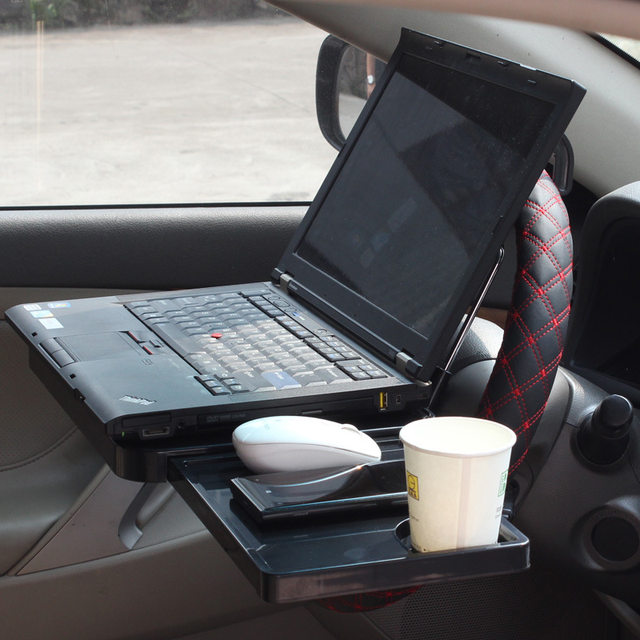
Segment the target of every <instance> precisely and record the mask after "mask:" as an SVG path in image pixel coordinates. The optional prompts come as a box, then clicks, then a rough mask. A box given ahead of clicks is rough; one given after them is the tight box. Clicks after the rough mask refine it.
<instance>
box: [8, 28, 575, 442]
mask: <svg viewBox="0 0 640 640" xmlns="http://www.w3.org/2000/svg"><path fill="white" fill-rule="evenodd" d="M583 95H584V89H583V88H582V87H580V86H579V85H578V84H576V83H575V82H572V81H570V80H567V79H564V78H560V77H557V76H553V75H550V74H548V73H544V72H542V71H538V70H535V69H532V68H530V67H526V66H521V65H519V64H517V63H514V62H511V61H507V60H502V59H499V58H496V57H494V56H491V55H487V54H485V53H481V52H478V51H474V50H470V49H468V48H466V47H462V46H459V45H457V44H453V43H450V42H446V41H444V40H440V39H437V38H434V37H432V36H427V35H423V34H419V33H416V32H413V31H410V30H407V29H404V30H403V31H402V34H401V38H400V41H399V44H398V47H397V49H396V51H395V52H394V54H393V56H392V58H391V60H390V62H389V64H388V65H387V68H386V71H385V74H384V76H383V77H382V78H381V80H380V81H379V82H378V83H377V86H376V89H375V91H374V93H373V94H372V96H371V98H370V99H369V100H368V102H367V103H366V105H365V107H364V110H363V111H362V113H361V115H360V117H359V119H358V120H357V122H356V124H355V126H354V128H353V130H352V131H351V134H350V135H349V137H348V140H347V142H346V144H345V146H344V148H343V149H342V151H341V152H340V153H339V155H338V157H337V159H336V161H335V163H334V165H333V167H332V168H331V170H330V172H329V174H328V176H327V178H326V179H325V181H324V183H323V185H322V186H321V188H320V190H319V192H318V194H317V196H316V198H315V199H314V201H313V202H312V204H311V205H310V207H309V209H308V212H307V213H306V215H305V217H304V219H303V220H302V222H301V224H300V226H299V228H298V229H297V231H296V233H295V235H294V237H293V238H292V240H291V242H290V244H289V246H288V248H287V250H286V251H285V253H284V255H283V256H282V258H281V260H280V262H279V264H278V265H277V266H276V267H275V269H274V270H273V273H272V279H271V281H270V282H261V283H252V284H245V285H238V286H225V287H213V288H205V289H198V290H188V291H171V292H168V291H163V292H157V293H153V294H143V295H130V296H120V297H115V296H111V297H100V298H92V299H82V300H57V301H53V302H41V303H31V304H22V305H18V306H15V307H13V308H11V309H9V310H8V311H7V312H6V317H7V320H8V321H9V322H10V323H11V325H12V326H13V327H14V328H15V329H16V330H17V331H18V332H19V333H20V334H21V335H22V337H23V338H24V339H25V340H26V341H27V342H28V343H29V345H30V346H31V347H32V350H33V351H35V352H36V353H37V355H38V357H39V359H40V360H39V363H40V365H42V364H43V363H44V364H45V366H46V368H47V371H48V372H49V373H50V374H52V375H53V376H54V377H55V379H59V380H61V381H62V382H63V385H58V386H59V387H60V389H61V390H60V392H59V395H60V394H63V393H64V394H66V395H67V396H68V397H67V398H66V399H65V402H67V401H69V402H72V403H76V404H78V405H82V406H83V407H84V408H85V409H86V410H88V412H89V415H91V416H92V417H94V418H95V419H96V420H95V421H94V423H95V422H96V421H97V423H98V424H99V425H100V426H99V429H104V434H105V435H107V436H109V437H110V438H112V439H113V440H114V441H132V442H139V441H140V440H151V439H161V438H164V439H167V441H168V442H170V441H171V438H175V437H177V436H180V435H187V434H193V433H196V434H198V433H202V432H211V430H215V429H219V428H220V427H221V426H224V425H233V424H236V423H239V422H242V421H244V420H248V419H251V418H255V417H259V416H265V415H276V414H303V415H324V416H332V415H335V416H346V415H349V414H354V413H357V414H359V415H365V414H367V413H369V412H370V413H372V414H376V413H379V412H393V411H402V410H406V409H411V408H420V407H426V406H427V405H428V403H429V400H430V398H431V395H432V393H433V388H434V386H436V384H435V383H436V382H437V380H438V377H439V376H440V375H442V372H443V371H444V370H446V367H447V361H448V359H449V358H450V356H451V351H452V348H454V347H453V346H452V344H454V343H455V340H454V338H455V336H456V334H457V332H458V331H459V326H460V323H461V319H462V318H463V317H464V316H465V314H466V313H468V312H469V310H470V309H472V308H473V307H474V306H477V304H478V301H479V298H480V295H481V291H482V290H483V289H484V288H485V287H486V283H487V279H488V277H489V274H490V273H491V272H492V270H494V268H495V263H496V256H497V255H498V252H499V250H500V247H501V244H502V242H503V240H504V238H505V236H506V235H507V233H508V231H509V229H510V228H511V227H512V225H513V224H514V221H515V220H516V219H517V217H518V214H519V211H520V208H521V206H522V204H523V203H524V201H525V199H526V197H527V195H528V194H529V193H530V191H531V189H532V187H533V185H534V184H535V181H536V179H537V178H538V176H539V175H540V173H541V171H542V170H543V169H544V167H545V164H546V162H547V160H548V159H549V158H550V156H551V155H552V152H553V150H554V148H555V145H556V143H557V142H558V140H559V139H560V137H561V135H562V133H563V132H564V129H565V127H566V125H567V124H568V122H569V120H570V118H571V117H572V115H573V113H574V112H575V110H576V109H577V107H578V104H579V103H580V100H581V99H582V97H583ZM458 337H459V336H458ZM58 399H59V400H61V402H62V400H63V399H62V398H58ZM65 402H62V404H63V406H64V404H65Z"/></svg>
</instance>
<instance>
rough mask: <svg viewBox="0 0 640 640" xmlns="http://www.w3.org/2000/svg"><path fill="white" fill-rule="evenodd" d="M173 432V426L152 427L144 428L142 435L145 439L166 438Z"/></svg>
mask: <svg viewBox="0 0 640 640" xmlns="http://www.w3.org/2000/svg"><path fill="white" fill-rule="evenodd" d="M170 434H171V427H151V428H148V429H143V430H142V432H141V433H140V437H141V438H142V439H143V440H151V439H153V438H164V437H166V436H168V435H170Z"/></svg>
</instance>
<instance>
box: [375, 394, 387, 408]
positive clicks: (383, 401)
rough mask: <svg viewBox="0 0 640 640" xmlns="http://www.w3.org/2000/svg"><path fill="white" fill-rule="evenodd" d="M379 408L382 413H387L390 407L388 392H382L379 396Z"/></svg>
mask: <svg viewBox="0 0 640 640" xmlns="http://www.w3.org/2000/svg"><path fill="white" fill-rule="evenodd" d="M377 406H378V409H379V410H380V411H386V409H387V408H388V407H389V394H388V393H387V392H386V391H381V392H380V393H379V394H378V401H377Z"/></svg>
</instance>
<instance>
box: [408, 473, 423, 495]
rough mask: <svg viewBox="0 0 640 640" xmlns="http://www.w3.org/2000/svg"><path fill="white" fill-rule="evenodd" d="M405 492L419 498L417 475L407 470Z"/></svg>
mask: <svg viewBox="0 0 640 640" xmlns="http://www.w3.org/2000/svg"><path fill="white" fill-rule="evenodd" d="M407 493H408V494H409V495H410V496H411V497H412V498H414V499H415V500H420V492H419V491H418V477H417V476H414V475H413V474H412V473H409V472H408V471H407Z"/></svg>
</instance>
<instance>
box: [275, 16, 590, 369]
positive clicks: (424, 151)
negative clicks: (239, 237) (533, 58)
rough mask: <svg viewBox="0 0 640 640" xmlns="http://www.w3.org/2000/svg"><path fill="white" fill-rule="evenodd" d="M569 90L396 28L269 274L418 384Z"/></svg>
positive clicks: (474, 289) (521, 194) (573, 88)
mask: <svg viewBox="0 0 640 640" xmlns="http://www.w3.org/2000/svg"><path fill="white" fill-rule="evenodd" d="M583 95H584V89H582V87H580V86H579V85H577V84H576V83H574V82H572V81H570V80H567V79H564V78H560V77H557V76H554V75H551V74H547V73H544V72H541V71H538V70H535V69H531V68H529V67H524V66H521V65H519V64H517V63H514V62H510V61H507V60H502V59H499V58H496V57H494V56H490V55H488V54H484V53H480V52H476V51H473V50H470V49H467V48H466V47H462V46H459V45H456V44H453V43H449V42H445V41H442V40H438V39H435V38H433V37H431V36H425V35H422V34H418V33H416V32H412V31H409V30H406V29H404V30H403V32H402V36H401V39H400V43H399V45H398V47H397V49H396V51H395V53H394V54H393V56H392V58H391V60H390V62H389V65H388V66H387V69H386V72H385V75H384V76H383V78H382V79H381V80H380V81H379V82H378V84H377V87H376V90H375V91H374V93H373V94H372V96H371V98H370V99H369V101H368V102H367V104H366V105H365V108H364V109H363V111H362V113H361V115H360V117H359V118H358V120H357V122H356V124H355V126H354V128H353V130H352V132H351V134H350V135H349V138H348V139H347V142H346V144H345V146H344V148H343V149H342V151H341V152H340V154H339V155H338V158H337V160H336V161H335V163H334V166H333V167H332V169H331V171H330V172H329V174H328V176H327V178H326V180H325V182H324V183H323V185H322V187H321V188H320V191H319V192H318V195H317V196H316V198H315V200H314V202H313V203H312V205H311V206H310V208H309V211H308V212H307V215H306V216H305V218H304V220H303V221H302V224H301V225H300V227H299V228H298V230H297V233H296V234H295V236H294V238H293V239H292V241H291V243H290V245H289V247H288V249H287V251H286V253H285V254H284V256H283V258H282V259H281V262H280V264H279V265H278V268H277V269H276V270H275V271H274V273H273V277H274V279H276V280H278V279H279V278H280V277H281V275H282V274H283V273H284V274H287V276H288V277H287V278H286V280H287V281H288V290H289V292H290V293H292V294H293V295H295V296H298V297H300V298H302V299H304V300H305V301H307V302H309V303H310V304H311V305H312V306H313V307H314V308H316V309H317V310H319V311H321V312H322V313H324V314H325V315H326V316H328V317H329V318H331V319H332V320H334V321H336V322H337V323H339V324H340V325H341V326H342V327H345V328H346V329H347V330H349V331H350V332H351V333H353V334H354V335H355V336H357V337H358V338H359V339H361V340H362V341H363V342H364V343H366V344H367V345H368V346H370V347H371V348H373V349H374V350H375V351H376V352H377V353H378V354H381V355H382V356H383V357H385V358H386V359H388V360H390V361H392V362H393V361H395V360H396V359H397V356H398V354H399V353H402V354H404V356H408V357H409V360H408V362H409V366H408V367H407V373H409V374H410V375H412V376H415V377H416V378H417V379H420V380H424V381H426V380H429V379H431V377H432V375H433V373H434V371H435V369H436V367H438V366H442V364H443V361H444V358H445V357H446V351H447V346H448V343H449V340H450V338H451V336H452V335H453V333H454V332H455V329H456V327H457V326H458V324H459V322H460V320H461V318H462V316H463V315H464V313H465V310H466V309H467V307H468V306H469V305H470V304H471V302H472V301H473V299H474V296H476V295H477V293H478V291H479V289H480V288H481V286H482V284H483V282H484V281H485V280H486V277H487V275H488V273H489V271H490V270H491V267H492V266H493V264H494V263H495V260H496V255H497V252H498V250H499V247H500V245H501V243H502V242H503V241H504V238H505V236H506V235H507V233H508V231H509V228H510V227H511V226H512V225H513V224H514V222H515V220H516V219H517V216H518V214H519V211H520V208H521V207H522V205H523V204H524V201H525V199H526V197H527V195H528V194H529V193H530V191H531V189H532V188H533V185H534V184H535V182H536V179H537V178H538V177H539V175H540V173H541V172H542V170H543V169H544V167H545V164H546V162H547V160H548V158H549V157H550V156H551V154H552V152H553V150H554V148H555V145H556V144H557V142H558V140H559V138H560V137H561V135H562V133H563V132H564V129H565V127H566V126H567V124H568V122H569V120H570V119H571V116H572V115H573V113H574V112H575V110H576V108H577V106H578V104H579V103H580V100H581V99H582V96H583Z"/></svg>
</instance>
